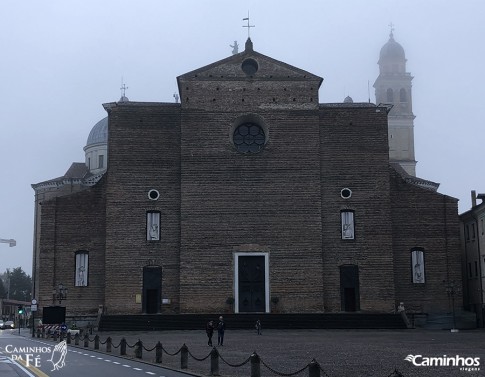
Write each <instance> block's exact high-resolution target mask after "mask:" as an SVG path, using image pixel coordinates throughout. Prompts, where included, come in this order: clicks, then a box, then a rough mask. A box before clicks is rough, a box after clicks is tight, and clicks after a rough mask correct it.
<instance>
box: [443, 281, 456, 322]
mask: <svg viewBox="0 0 485 377" xmlns="http://www.w3.org/2000/svg"><path fill="white" fill-rule="evenodd" d="M456 291H457V289H456V287H455V281H454V280H453V281H452V282H451V283H448V285H447V286H446V293H447V294H448V297H449V298H451V308H452V312H453V328H452V329H451V332H458V329H457V328H456V315H455V293H456Z"/></svg>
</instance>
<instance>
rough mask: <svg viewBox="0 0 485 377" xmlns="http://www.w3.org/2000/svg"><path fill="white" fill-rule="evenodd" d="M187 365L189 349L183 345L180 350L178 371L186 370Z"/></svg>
mask: <svg viewBox="0 0 485 377" xmlns="http://www.w3.org/2000/svg"><path fill="white" fill-rule="evenodd" d="M188 365H189V349H188V348H187V346H186V345H185V343H184V345H183V346H182V348H181V349H180V369H187V368H188Z"/></svg>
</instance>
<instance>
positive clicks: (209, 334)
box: [205, 321, 214, 347]
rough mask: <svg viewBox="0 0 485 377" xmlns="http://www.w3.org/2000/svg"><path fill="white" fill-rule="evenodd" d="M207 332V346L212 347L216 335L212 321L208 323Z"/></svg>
mask: <svg viewBox="0 0 485 377" xmlns="http://www.w3.org/2000/svg"><path fill="white" fill-rule="evenodd" d="M205 332H206V333H207V338H209V341H208V342H207V345H208V346H211V347H212V335H214V322H212V321H209V322H207V325H206V326H205Z"/></svg>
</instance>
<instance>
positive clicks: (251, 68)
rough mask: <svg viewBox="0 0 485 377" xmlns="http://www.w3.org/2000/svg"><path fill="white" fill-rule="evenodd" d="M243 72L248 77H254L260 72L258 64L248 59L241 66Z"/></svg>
mask: <svg viewBox="0 0 485 377" xmlns="http://www.w3.org/2000/svg"><path fill="white" fill-rule="evenodd" d="M241 68H242V70H243V71H244V73H245V74H246V75H254V74H255V73H256V72H258V68H259V66H258V62H257V61H256V60H254V59H246V60H244V61H243V62H242V65H241Z"/></svg>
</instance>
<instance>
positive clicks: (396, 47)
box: [379, 33, 406, 59]
mask: <svg viewBox="0 0 485 377" xmlns="http://www.w3.org/2000/svg"><path fill="white" fill-rule="evenodd" d="M379 57H380V59H386V58H392V59H396V58H398V59H406V58H405V55H404V49H403V48H402V46H401V45H400V44H399V43H397V42H396V41H395V40H394V35H393V34H392V33H391V34H390V35H389V41H388V42H387V43H386V44H385V45H384V46H382V48H381V52H380V54H379Z"/></svg>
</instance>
